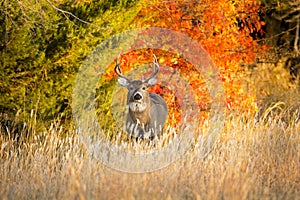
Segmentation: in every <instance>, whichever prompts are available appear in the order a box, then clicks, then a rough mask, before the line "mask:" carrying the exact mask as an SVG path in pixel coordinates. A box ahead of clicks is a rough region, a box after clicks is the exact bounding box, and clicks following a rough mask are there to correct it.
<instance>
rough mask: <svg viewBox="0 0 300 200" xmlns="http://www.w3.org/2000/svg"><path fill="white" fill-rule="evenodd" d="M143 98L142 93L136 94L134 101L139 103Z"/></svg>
mask: <svg viewBox="0 0 300 200" xmlns="http://www.w3.org/2000/svg"><path fill="white" fill-rule="evenodd" d="M142 98H143V95H142V94H141V93H139V92H137V93H135V94H134V96H133V99H134V100H135V101H139V100H141V99H142Z"/></svg>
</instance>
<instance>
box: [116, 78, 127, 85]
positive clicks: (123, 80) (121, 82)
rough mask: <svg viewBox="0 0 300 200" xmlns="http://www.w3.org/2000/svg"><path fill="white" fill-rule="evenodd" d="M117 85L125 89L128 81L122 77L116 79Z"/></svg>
mask: <svg viewBox="0 0 300 200" xmlns="http://www.w3.org/2000/svg"><path fill="white" fill-rule="evenodd" d="M118 83H119V84H120V85H121V86H123V87H127V86H128V85H129V82H128V80H127V79H125V78H123V77H118Z"/></svg>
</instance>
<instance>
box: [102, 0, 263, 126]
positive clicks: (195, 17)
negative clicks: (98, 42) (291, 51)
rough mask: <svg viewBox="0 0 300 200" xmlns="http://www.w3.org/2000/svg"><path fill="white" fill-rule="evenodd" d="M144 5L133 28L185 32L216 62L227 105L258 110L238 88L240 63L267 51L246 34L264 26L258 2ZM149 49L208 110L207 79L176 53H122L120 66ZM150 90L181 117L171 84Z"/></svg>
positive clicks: (159, 1) (141, 59) (143, 58)
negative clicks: (162, 96) (241, 25)
mask: <svg viewBox="0 0 300 200" xmlns="http://www.w3.org/2000/svg"><path fill="white" fill-rule="evenodd" d="M142 5H147V6H143V7H142V8H141V10H140V12H139V13H138V15H137V16H136V18H135V19H134V20H133V21H132V27H133V28H145V27H159V28H167V29H170V30H174V31H179V32H181V33H185V34H187V35H188V36H189V37H191V38H192V39H193V40H195V41H197V42H199V44H201V45H202V47H203V48H204V49H205V50H206V51H207V52H208V54H209V55H210V57H211V58H212V60H213V61H214V63H215V65H216V66H217V67H218V70H219V74H220V76H221V80H222V82H223V84H224V88H225V93H226V107H227V108H228V109H235V110H238V109H242V110H250V111H254V110H255V109H256V106H255V97H253V96H250V95H248V94H246V93H245V92H244V91H243V90H242V87H241V82H242V77H243V73H244V70H243V69H242V68H241V67H240V66H241V64H242V63H243V64H248V63H251V62H253V61H254V60H255V58H256V57H257V56H262V55H264V52H265V50H266V47H265V46H264V45H260V44H258V42H257V41H255V40H254V39H253V38H252V37H251V36H250V33H252V32H253V31H261V27H262V26H263V25H264V23H263V22H261V21H260V18H259V16H258V9H259V8H260V5H259V4H258V3H257V0H244V1H230V0H213V1H212V0H202V1H198V0H189V1H184V0H173V1H163V0H152V1H147V0H144V1H143V2H142ZM238 20H240V21H243V22H246V23H247V24H245V23H244V25H246V26H247V27H248V28H243V27H239V26H238ZM152 53H155V55H157V57H158V58H159V63H160V64H163V65H165V66H169V67H172V68H173V69H175V70H177V71H179V72H180V74H181V75H182V76H184V77H185V78H186V79H187V80H189V84H190V85H191V87H192V88H193V90H194V94H195V95H196V100H197V101H198V105H197V106H198V108H199V110H200V111H209V109H210V104H211V101H212V100H211V99H210V96H209V92H208V89H207V87H206V83H205V81H204V80H203V79H202V78H201V74H199V72H198V71H197V70H195V68H194V66H192V65H191V64H190V63H188V62H187V61H186V60H184V59H183V58H181V57H180V55H174V54H172V53H168V52H164V51H162V50H157V49H154V50H153V49H151V50H150V51H149V49H144V50H139V51H131V52H127V53H126V54H125V55H123V56H122V57H121V61H120V62H122V66H121V67H122V69H123V70H124V71H127V70H129V69H130V68H131V67H132V66H134V65H135V64H137V63H146V62H149V61H151V60H152V55H151V54H152ZM110 69H112V68H110ZM108 74H113V73H110V72H109V73H108ZM109 76H110V75H109ZM108 78H111V77H108ZM151 91H153V92H156V93H160V94H161V95H164V97H165V98H167V101H168V104H169V108H170V113H173V115H174V113H175V118H176V120H175V121H176V122H177V121H178V120H179V119H181V113H180V112H179V110H180V109H178V102H176V99H178V98H177V97H176V96H175V94H174V93H173V92H172V88H168V87H166V85H158V86H156V87H154V88H152V89H151ZM176 113H177V114H176ZM203 113H204V114H202V113H201V114H202V115H203V116H200V117H204V118H205V117H206V113H207V112H203Z"/></svg>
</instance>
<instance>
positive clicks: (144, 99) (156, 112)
mask: <svg viewBox="0 0 300 200" xmlns="http://www.w3.org/2000/svg"><path fill="white" fill-rule="evenodd" d="M153 66H154V67H153V69H154V70H153V72H152V75H151V76H150V77H149V78H147V79H143V80H132V79H129V78H127V77H125V76H124V75H123V74H122V72H121V70H120V67H119V64H118V59H117V62H116V67H115V71H116V73H117V74H118V75H119V77H118V82H119V84H120V85H121V86H123V87H125V88H127V89H128V94H127V106H128V113H127V116H126V131H127V132H128V133H129V134H130V135H131V136H133V137H137V138H143V139H146V138H150V139H152V138H154V137H155V136H160V134H161V132H162V129H163V127H164V124H165V121H166V119H167V115H168V106H167V104H166V102H165V100H164V99H163V98H162V97H160V96H159V95H157V94H154V93H149V92H148V91H147V89H148V88H149V87H151V86H153V85H155V84H156V82H157V78H156V77H155V75H156V74H157V73H158V70H159V65H158V63H157V60H156V57H155V61H154V64H153Z"/></svg>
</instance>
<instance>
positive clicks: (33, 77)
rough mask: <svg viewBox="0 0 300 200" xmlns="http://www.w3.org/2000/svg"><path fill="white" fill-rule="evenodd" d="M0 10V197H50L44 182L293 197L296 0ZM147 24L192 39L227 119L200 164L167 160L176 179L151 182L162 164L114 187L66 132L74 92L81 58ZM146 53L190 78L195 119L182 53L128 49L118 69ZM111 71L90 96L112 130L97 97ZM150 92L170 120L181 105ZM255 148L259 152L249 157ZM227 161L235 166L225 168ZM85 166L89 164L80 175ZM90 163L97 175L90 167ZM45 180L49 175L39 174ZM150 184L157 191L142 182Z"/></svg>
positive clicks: (199, 94) (74, 191)
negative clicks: (219, 91)
mask: <svg viewBox="0 0 300 200" xmlns="http://www.w3.org/2000/svg"><path fill="white" fill-rule="evenodd" d="M0 5H1V10H0V11H1V13H0V21H1V25H0V26H1V29H0V37H1V40H0V66H1V71H0V77H1V78H0V80H1V81H0V121H1V130H0V134H1V136H0V137H1V143H0V145H1V149H0V150H1V153H0V156H1V160H2V161H3V162H2V161H1V168H2V169H1V175H0V177H1V178H0V180H1V181H0V185H1V188H2V189H0V196H3V197H7V198H14V197H15V196H14V192H15V191H16V190H17V189H18V188H19V189H20V188H22V189H21V190H20V191H19V192H17V193H16V195H17V196H19V197H23V198H26V197H27V198H28V197H34V198H38V197H44V198H46V197H49V194H48V192H47V191H48V189H49V188H50V189H53V191H54V192H53V193H50V195H51V196H52V197H56V198H57V197H68V196H71V197H74V198H77V197H79V198H83V199H84V198H89V197H95V196H97V195H99V196H102V195H104V196H105V195H106V197H107V198H110V196H109V195H108V194H107V193H106V192H104V191H117V192H116V193H115V194H112V196H114V195H124V196H125V198H138V197H139V195H141V194H143V195H145V196H143V197H144V198H146V197H148V196H147V195H151V196H153V195H154V196H156V197H157V198H161V197H163V198H175V199H176V198H178V197H179V196H180V198H181V197H182V198H186V199H188V198H192V199H201V198H204V199H207V198H209V199H211V198H222V197H237V198H260V197H265V196H266V197H277V198H278V197H283V198H293V197H297V196H298V195H299V192H300V191H299V188H300V181H299V180H300V172H299V169H300V161H299V158H300V147H299V144H300V141H299V140H300V130H299V118H300V117H299V115H300V114H299V112H300V110H299V106H300V99H299V77H300V55H299V47H300V41H299V36H300V35H299V28H300V27H299V26H300V12H299V7H300V1H299V0H294V1H290V0H281V1H280V0H261V1H255V0H244V1H231V0H214V1H210V0H204V1H199V2H198V1H196V0H191V1H182V0H177V1H175V0H174V1H161V0H154V1H147V0H121V1H116V0H113V1H109V0H101V1H93V0H77V1H73V0H52V1H50V0H42V1H35V0H28V1H17V0H13V1H9V0H2V1H1V2H0ZM146 27H160V28H167V29H170V30H174V31H178V32H181V33H184V34H187V35H188V36H189V37H191V38H193V39H194V40H195V41H197V42H199V44H200V45H201V46H202V47H203V48H204V49H205V50H206V51H207V52H208V54H209V55H210V57H211V58H212V60H213V61H214V63H215V65H216V66H217V68H218V70H219V73H220V79H221V81H222V82H223V84H224V89H225V105H224V108H225V109H226V115H227V117H226V120H225V123H224V124H225V125H224V130H223V132H222V133H220V134H221V136H220V141H221V143H220V144H219V146H218V148H217V149H216V150H215V151H214V152H213V154H212V155H214V156H213V157H211V158H209V159H208V160H200V161H197V162H196V163H198V164H199V165H201V166H202V167H199V168H198V166H199V165H195V164H194V163H193V162H192V161H191V162H190V163H189V162H188V161H184V162H182V163H181V162H179V163H177V166H181V167H182V168H180V169H178V168H177V167H173V168H172V167H171V168H170V169H169V170H170V171H168V172H169V173H173V174H175V175H174V176H172V177H171V178H170V179H172V180H176V181H175V182H174V181H173V182H172V181H171V182H170V183H168V184H166V185H168V187H164V186H162V185H164V184H162V185H161V182H162V180H161V179H160V177H164V176H161V175H162V174H163V172H161V171H160V172H158V174H148V176H145V177H143V176H138V179H137V180H133V178H132V176H131V175H126V176H122V179H120V184H119V183H117V182H114V180H115V179H116V177H119V176H120V174H118V172H115V171H109V169H106V168H105V169H104V168H103V167H100V166H101V165H99V164H96V163H89V162H92V161H89V160H88V156H87V155H86V154H85V153H82V151H83V150H82V147H80V145H79V144H77V143H79V142H78V141H77V140H78V138H77V139H76V134H74V132H75V130H74V124H73V119H72V92H73V87H74V81H75V78H76V75H77V73H78V70H79V68H80V67H81V65H82V63H83V62H84V60H85V59H86V58H87V56H88V55H89V54H90V52H92V51H93V49H94V48H95V47H96V46H97V45H99V44H100V43H102V42H103V41H106V40H107V39H109V38H110V37H112V36H114V35H116V34H119V33H122V32H124V31H126V30H131V29H135V28H146ZM153 52H154V53H155V54H156V55H157V57H158V58H159V63H160V64H163V65H166V66H169V67H170V68H173V69H176V70H178V71H179V72H180V73H181V74H182V75H183V76H185V77H186V78H187V79H188V80H189V82H190V85H191V87H192V88H193V90H194V94H195V96H196V99H197V102H198V105H197V106H198V109H199V110H200V111H201V113H203V114H202V115H201V117H202V118H203V120H205V119H206V118H207V117H208V116H209V113H210V111H211V110H210V109H211V108H210V104H211V99H209V94H208V90H207V89H205V81H204V80H202V79H201V78H200V77H199V74H197V71H196V70H195V68H194V67H193V66H192V65H191V63H188V62H186V60H184V59H183V58H181V57H180V55H176V54H172V53H169V52H164V51H161V50H157V49H154V50H151V51H149V49H144V50H139V51H129V52H126V54H124V55H122V57H121V63H122V66H121V67H122V69H124V71H125V72H126V71H129V70H130V69H131V67H135V65H136V63H145V62H149V61H151V60H152V53H153ZM113 66H114V63H111V65H109V66H107V70H106V71H105V74H104V75H105V76H104V77H105V78H104V79H101V81H102V82H101V81H100V83H99V85H100V86H99V88H98V90H97V92H98V93H97V95H98V96H97V98H96V99H97V101H98V105H99V107H98V108H97V109H98V110H97V112H98V114H100V115H105V116H108V117H107V118H108V119H107V120H104V121H102V122H101V123H102V124H101V126H102V128H103V127H105V128H107V129H110V128H111V127H109V126H112V127H114V126H116V122H114V121H113V120H112V119H113V118H112V117H111V111H110V109H111V103H112V102H111V101H112V100H111V99H110V98H103V97H111V96H112V93H113V89H114V87H115V86H116V83H117V82H116V75H115V74H114V72H113ZM151 91H152V92H156V93H159V94H160V95H162V96H164V98H165V99H166V100H167V102H168V105H169V109H170V113H171V114H172V116H174V122H175V123H177V121H178V120H179V119H180V117H181V111H180V107H178V102H177V101H176V98H175V97H174V93H172V88H168V87H167V86H166V85H164V84H159V85H157V86H156V87H154V88H152V89H151ZM111 120H112V121H111ZM170 121H171V120H169V123H170ZM108 124H109V125H108ZM170 125H172V123H170ZM173 125H174V123H173ZM174 126H175V125H174ZM258 135H259V137H258ZM232 137H234V138H232ZM253 141H255V142H253ZM235 142H236V144H239V145H240V146H239V147H238V146H235V145H234V143H235ZM258 151H260V152H261V154H260V155H259V156H255V155H257V154H256V153H257V152H258ZM272 151H273V153H272ZM25 152H26V153H25ZM221 152H223V153H221ZM238 152H240V154H238ZM274 152H277V155H276V153H274ZM37 155H40V160H36V159H35V158H37ZM70 155H73V156H74V157H73V158H70ZM193 155H194V154H193ZM196 155H197V154H196ZM217 155H219V156H217ZM233 155H238V156H237V157H236V158H233V157H231V156H233ZM47 156H50V158H49V157H47ZM194 156H195V155H194ZM46 157H47V158H46ZM192 157H193V156H192ZM267 157H268V158H267ZM280 157H281V158H280ZM193 158H194V157H193ZM81 159H83V160H84V161H82V160H81ZM189 159H190V158H187V160H189ZM228 160H231V161H232V163H235V164H232V165H231V164H230V165H227V164H228V162H229V161H228ZM287 160H288V161H289V163H287V162H284V161H287ZM257 162H258V163H257ZM78 163H82V164H81V165H77V164H78ZM220 163H221V164H220ZM251 163H256V164H257V165H253V164H251ZM38 165H40V166H43V167H45V166H46V167H45V168H46V169H47V170H48V171H47V170H46V171H47V172H46V171H41V169H40V168H39V167H38ZM74 166H76V167H74ZM83 166H84V167H83ZM205 166H206V168H205ZM222 166H223V167H222ZM224 166H227V167H225V168H224ZM85 167H86V168H87V169H90V171H88V172H83V171H82V170H83V168H85ZM195 167H196V171H195ZM96 168H97V169H98V171H99V172H97V173H96V174H94V173H95V172H92V171H93V169H96ZM30 169H33V170H32V172H29V171H30ZM107 170H108V171H109V172H107ZM193 171H194V172H195V174H194V175H195V177H197V178H193V177H192V175H191V173H192V172H193ZM213 172H216V174H217V175H214V174H213ZM30 173H32V174H30ZM159 173H161V174H160V175H159ZM183 173H184V174H185V175H186V176H182V177H181V176H180V175H179V174H183ZM203 173H204V174H205V173H206V174H207V175H203ZM243 173H244V174H243ZM12 174H14V175H12ZM59 174H60V175H62V177H63V178H62V179H61V180H58V175H59ZM103 174H105V175H103ZM108 174H109V175H108ZM222 174H225V175H224V176H222ZM69 175H70V176H69ZM254 175H255V177H254ZM50 176H53V180H52V181H45V179H48V178H49V177H50ZM215 176H217V178H215ZM47 177H48V178H47ZM82 177H83V178H82ZM90 177H99V181H100V180H101V181H100V182H99V183H98V185H97V184H96V185H94V186H92V185H93V184H92V183H93V182H95V181H96V180H94V179H91V178H90ZM31 178H32V180H31ZM33 180H34V181H35V182H36V183H42V182H44V184H43V185H39V184H36V183H35V184H33V183H32V182H31V181H33ZM96 182H97V181H96ZM126 182H127V183H128V185H127V186H125V185H126V184H125V183H126ZM154 182H155V183H156V182H159V184H158V186H157V187H155V186H151V187H150V185H153V184H152V183H154ZM204 182H205V184H204ZM255 182H258V183H260V185H259V186H255ZM28 183H32V184H28ZM138 183H139V184H138ZM141 183H143V184H141ZM226 184H228V185H232V187H231V188H229V187H227V186H226ZM4 185H5V186H4ZM62 185H63V187H62V188H60V187H58V186H62ZM118 185H119V186H120V185H121V186H120V188H121V189H118ZM136 185H140V186H139V187H135V186H136ZM142 185H145V186H142ZM183 185H187V186H185V187H183ZM2 186H3V187H2ZM147 186H149V187H150V188H152V187H153V188H152V189H153V191H152V192H151V191H148V189H149V188H147ZM70 188H71V190H68V189H70ZM161 188H163V189H161ZM182 188H183V189H182ZM161 190H162V191H165V192H161ZM90 191H93V192H90ZM128 191H130V192H128ZM147 191H148V192H147ZM209 191H216V192H209ZM237 191H238V192H237ZM126 195H128V196H126ZM182 198H181V199H182Z"/></svg>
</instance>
